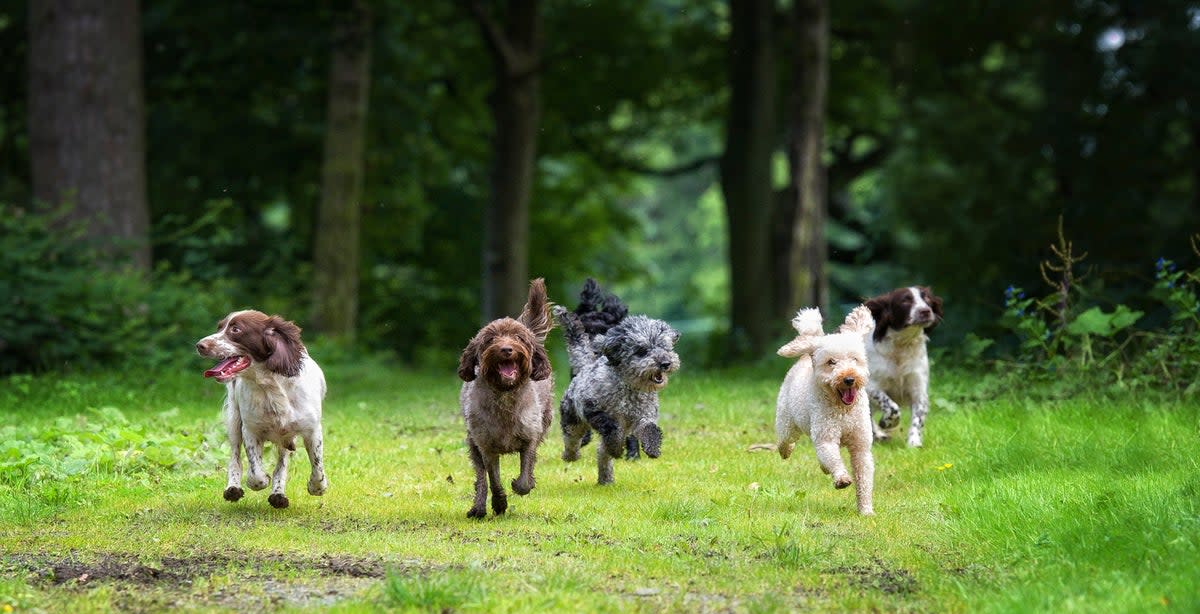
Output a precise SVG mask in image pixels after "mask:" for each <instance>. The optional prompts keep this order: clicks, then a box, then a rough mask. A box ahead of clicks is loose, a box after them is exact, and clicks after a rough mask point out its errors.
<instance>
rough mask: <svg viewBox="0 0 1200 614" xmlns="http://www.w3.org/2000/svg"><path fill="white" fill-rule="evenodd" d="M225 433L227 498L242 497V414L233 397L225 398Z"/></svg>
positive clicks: (228, 499) (229, 499)
mask: <svg viewBox="0 0 1200 614" xmlns="http://www.w3.org/2000/svg"><path fill="white" fill-rule="evenodd" d="M225 433H226V434H227V435H228V436H229V467H228V477H227V479H226V481H225V500H226V501H230V502H232V501H237V500H238V499H241V498H242V495H244V494H245V491H243V490H242V414H241V412H240V411H239V410H238V408H237V404H235V403H234V402H233V399H232V398H226V399H225Z"/></svg>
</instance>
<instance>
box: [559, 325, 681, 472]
mask: <svg viewBox="0 0 1200 614" xmlns="http://www.w3.org/2000/svg"><path fill="white" fill-rule="evenodd" d="M553 312H554V317H555V318H556V319H557V320H558V322H559V324H560V325H561V326H562V328H563V334H564V336H565V337H566V341H567V356H568V358H569V360H570V362H571V370H572V371H574V372H575V377H573V378H572V379H571V383H570V384H569V385H568V386H567V391H566V393H564V394H563V400H562V404H561V405H560V406H559V410H560V415H561V418H562V432H563V454H562V458H563V460H565V461H568V462H570V461H575V460H578V459H579V448H580V446H581V445H583V444H584V443H586V439H585V437H587V436H588V435H589V434H590V433H591V431H592V430H593V429H594V430H595V431H596V432H597V433H598V434H599V435H600V442H599V444H598V445H597V446H596V464H597V471H598V474H599V475H598V482H599V483H600V484H611V483H612V481H613V462H612V461H613V459H614V458H618V457H620V456H621V454H622V453H623V452H624V451H625V441H626V439H627V438H628V437H633V438H635V439H636V440H637V441H638V442H639V443H640V444H641V447H642V449H643V450H645V452H646V455H647V456H649V457H650V458H658V456H659V454H661V452H662V430H661V429H660V428H659V427H658V392H659V391H660V390H662V389H663V388H665V387H666V385H667V380H668V378H669V377H670V375H671V374H672V373H674V372H675V371H676V370H678V369H679V355H678V354H676V353H675V342H676V341H678V340H679V333H678V332H676V331H675V329H673V328H671V327H670V325H668V324H667V323H666V322H663V321H662V320H655V319H651V318H648V317H646V316H640V315H639V316H630V317H627V318H624V319H622V320H621V321H620V322H618V323H617V324H616V325H615V326H613V327H612V328H610V329H608V331H607V332H605V334H604V335H603V337H602V338H600V337H598V338H597V347H593V345H592V336H591V335H589V334H587V331H586V330H585V328H584V326H583V322H582V321H581V319H580V317H579V315H577V314H574V313H571V312H570V311H568V310H567V309H566V308H565V307H562V306H555V307H554V309H553Z"/></svg>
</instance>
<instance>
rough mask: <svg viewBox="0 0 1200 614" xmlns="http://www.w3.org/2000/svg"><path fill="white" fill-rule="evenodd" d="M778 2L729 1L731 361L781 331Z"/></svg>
mask: <svg viewBox="0 0 1200 614" xmlns="http://www.w3.org/2000/svg"><path fill="white" fill-rule="evenodd" d="M773 4H774V3H773V2H772V1H771V0H730V3H729V5H730V21H731V26H732V29H731V31H730V37H729V82H730V102H729V116H728V119H727V121H726V127H725V131H726V137H725V152H724V155H723V156H722V157H721V191H722V193H723V194H724V196H725V213H726V216H727V218H728V223H729V279H730V293H731V303H730V349H731V352H732V355H731V358H737V357H739V356H746V355H749V356H756V355H759V354H761V353H762V352H763V351H764V350H765V349H766V345H767V343H768V342H769V341H770V340H771V339H772V338H773V337H775V333H776V332H777V331H778V330H780V328H779V326H780V322H779V320H778V317H777V315H778V314H776V313H774V308H773V303H774V301H773V300H772V299H771V296H772V293H773V291H774V290H773V289H772V287H771V285H772V284H771V281H772V278H773V276H772V274H771V268H772V266H771V265H772V258H771V254H770V253H769V251H770V250H769V249H768V247H769V245H770V243H771V222H772V210H773V209H774V207H773V199H774V189H773V187H772V185H771V156H772V153H773V151H774V149H775V121H774V119H775V95H776V75H775V55H774V51H773V48H772V33H771V21H772V18H773V15H774V6H773Z"/></svg>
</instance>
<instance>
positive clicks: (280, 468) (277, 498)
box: [267, 445, 292, 509]
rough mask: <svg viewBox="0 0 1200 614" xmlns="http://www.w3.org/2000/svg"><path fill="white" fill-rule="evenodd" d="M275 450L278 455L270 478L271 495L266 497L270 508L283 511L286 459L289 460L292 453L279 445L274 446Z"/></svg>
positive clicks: (285, 497) (286, 502) (286, 503)
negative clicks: (273, 472)
mask: <svg viewBox="0 0 1200 614" xmlns="http://www.w3.org/2000/svg"><path fill="white" fill-rule="evenodd" d="M275 450H276V451H277V452H278V453H279V455H278V457H277V460H276V462H275V474H274V475H272V476H271V495H270V496H268V497H267V502H268V503H270V504H271V507H274V508H278V509H283V508H285V507H287V506H288V498H287V494H285V493H284V489H285V488H286V487H287V471H288V459H289V458H291V456H292V451H291V449H289V448H288V447H285V446H281V445H276V446H275Z"/></svg>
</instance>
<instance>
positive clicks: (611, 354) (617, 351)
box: [598, 335, 621, 367]
mask: <svg viewBox="0 0 1200 614" xmlns="http://www.w3.org/2000/svg"><path fill="white" fill-rule="evenodd" d="M598 341H599V342H600V353H601V354H604V357H605V358H607V359H608V364H610V365H612V366H614V367H615V366H617V365H619V364H621V336H620V335H604V336H603V337H602V338H600V339H598Z"/></svg>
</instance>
